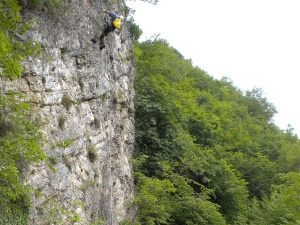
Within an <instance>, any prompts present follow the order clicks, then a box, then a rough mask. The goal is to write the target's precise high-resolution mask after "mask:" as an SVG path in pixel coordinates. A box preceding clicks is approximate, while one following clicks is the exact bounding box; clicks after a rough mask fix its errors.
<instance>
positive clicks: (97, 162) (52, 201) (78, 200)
mask: <svg viewBox="0 0 300 225" xmlns="http://www.w3.org/2000/svg"><path fill="white" fill-rule="evenodd" d="M48 2H49V1H48ZM60 2H61V4H62V5H49V4H48V5H47V4H46V3H47V1H44V2H42V3H41V5H40V6H39V7H38V8H35V7H33V4H32V1H27V2H26V1H25V2H24V1H23V4H24V10H23V15H24V18H25V20H27V21H35V25H33V28H32V30H31V31H30V32H28V33H27V34H26V38H33V39H34V40H36V41H38V42H40V43H41V45H42V48H43V52H44V53H43V55H42V56H40V57H39V58H34V59H30V60H27V61H26V62H25V63H24V67H25V72H24V76H23V78H22V79H20V80H18V81H14V82H13V83H11V82H9V81H4V80H1V82H0V88H1V89H2V90H3V91H7V90H10V89H19V90H21V91H22V92H24V93H26V94H27V95H28V99H29V101H30V102H33V103H35V105H36V109H37V112H38V113H39V115H40V116H41V117H42V119H43V121H45V122H46V124H45V126H44V128H43V132H44V133H45V135H46V137H47V138H48V140H49V143H47V144H46V145H45V151H46V153H47V155H49V156H50V161H51V163H52V164H53V165H54V168H55V170H56V172H53V171H52V170H51V169H50V168H49V166H48V165H46V163H43V164H39V165H32V166H30V168H28V173H27V175H26V176H27V182H28V183H29V184H31V185H32V186H33V187H34V188H35V189H36V191H35V194H34V196H33V207H32V210H31V221H30V224H34V225H38V224H85V225H86V224H101V221H103V222H104V223H103V224H107V225H110V224H119V222H120V221H121V220H122V219H123V218H124V217H125V216H128V215H129V214H130V212H129V209H128V208H127V207H126V201H128V200H130V199H131V198H132V196H133V178H132V171H131V165H130V161H131V153H132V150H133V142H134V121H133V111H134V105H133V97H134V90H133V80H134V68H133V65H132V51H133V47H132V44H131V41H130V38H129V32H128V30H127V28H126V23H125V24H124V26H123V27H122V29H120V30H118V31H115V32H113V33H110V34H109V35H108V37H107V38H106V48H105V49H103V50H102V51H100V50H99V42H98V43H96V44H93V43H92V42H91V39H92V38H95V37H98V36H99V34H100V33H101V30H103V28H104V24H105V20H106V19H108V16H107V15H106V14H105V13H103V12H102V9H103V8H105V9H108V10H111V11H114V12H116V13H118V14H122V15H123V16H124V14H125V12H124V7H125V6H124V2H122V1H120V0H117V1H105V0H80V1H79V0H76V1H75V0H72V1H71V0H69V1H63V0H60ZM64 145H66V146H64Z"/></svg>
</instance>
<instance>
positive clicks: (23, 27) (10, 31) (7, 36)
mask: <svg viewBox="0 0 300 225" xmlns="http://www.w3.org/2000/svg"><path fill="white" fill-rule="evenodd" d="M20 10H21V7H20V6H19V5H18V1H17V0H1V1H0V76H2V77H5V78H10V79H16V78H19V77H21V75H22V72H23V68H22V66H21V65H20V62H21V61H23V60H24V59H25V58H26V57H28V56H36V55H38V54H40V45H39V44H38V43H36V42H34V41H32V40H28V41H23V42H21V41H17V40H16V39H15V38H14V37H15V35H16V34H17V35H23V34H24V33H25V32H26V31H27V30H28V29H29V28H30V24H23V23H22V18H21V17H20V15H19V11H20Z"/></svg>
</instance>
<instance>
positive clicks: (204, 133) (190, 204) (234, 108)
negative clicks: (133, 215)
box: [134, 40, 300, 225]
mask: <svg viewBox="0 0 300 225" xmlns="http://www.w3.org/2000/svg"><path fill="white" fill-rule="evenodd" d="M135 57H136V71H137V76H136V81H135V91H136V98H135V107H136V114H135V119H136V146H135V151H134V171H135V185H136V198H135V204H136V205H137V206H138V208H139V211H138V214H137V216H138V218H139V220H138V221H136V223H137V224H147V225H148V224H149V225H150V224H174V225H175V224H176V225H178V224H190V225H192V224H193V225H195V224H257V225H258V224H299V222H300V216H299V211H300V210H299V209H300V208H299V199H298V198H299V196H300V189H299V175H300V173H299V165H300V157H299V155H300V142H299V139H298V137H297V136H296V135H294V134H293V133H292V132H290V131H282V130H280V129H279V128H278V127H277V126H276V125H275V124H274V123H273V121H272V118H273V116H274V115H275V113H276V109H275V107H274V106H273V104H271V103H269V102H268V101H267V99H266V98H265V97H264V96H263V91H262V90H261V89H254V90H251V91H248V92H246V93H243V92H242V91H240V90H239V89H238V88H237V87H235V86H233V84H232V82H231V81H230V80H228V79H227V78H223V79H221V80H215V79H213V78H212V77H211V76H209V75H208V74H207V73H206V72H204V71H202V70H201V69H199V68H197V67H194V66H193V65H192V63H191V61H190V60H186V59H184V58H183V56H182V55H181V54H180V53H179V52H178V51H177V50H176V49H174V48H173V47H171V46H169V44H168V43H167V42H166V41H165V40H149V41H145V42H143V43H136V46H135Z"/></svg>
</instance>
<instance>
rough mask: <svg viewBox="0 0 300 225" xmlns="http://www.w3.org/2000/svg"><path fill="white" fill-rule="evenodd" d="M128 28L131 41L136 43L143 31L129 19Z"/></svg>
mask: <svg viewBox="0 0 300 225" xmlns="http://www.w3.org/2000/svg"><path fill="white" fill-rule="evenodd" d="M128 27H129V32H130V37H131V39H132V40H133V41H138V40H139V38H140V37H141V36H142V34H143V31H142V29H141V28H140V27H139V25H137V24H136V23H135V22H134V19H133V18H130V19H129V20H128Z"/></svg>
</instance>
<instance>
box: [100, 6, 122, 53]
mask: <svg viewBox="0 0 300 225" xmlns="http://www.w3.org/2000/svg"><path fill="white" fill-rule="evenodd" d="M104 12H105V13H107V14H108V15H109V16H110V17H111V21H110V22H106V27H105V30H104V32H103V33H102V34H101V35H100V50H102V49H103V48H105V44H104V37H107V35H108V34H109V33H110V32H112V31H114V30H115V29H120V28H121V20H123V19H124V17H123V16H119V15H116V14H114V13H112V12H110V11H108V10H104Z"/></svg>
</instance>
